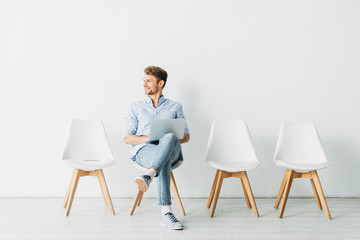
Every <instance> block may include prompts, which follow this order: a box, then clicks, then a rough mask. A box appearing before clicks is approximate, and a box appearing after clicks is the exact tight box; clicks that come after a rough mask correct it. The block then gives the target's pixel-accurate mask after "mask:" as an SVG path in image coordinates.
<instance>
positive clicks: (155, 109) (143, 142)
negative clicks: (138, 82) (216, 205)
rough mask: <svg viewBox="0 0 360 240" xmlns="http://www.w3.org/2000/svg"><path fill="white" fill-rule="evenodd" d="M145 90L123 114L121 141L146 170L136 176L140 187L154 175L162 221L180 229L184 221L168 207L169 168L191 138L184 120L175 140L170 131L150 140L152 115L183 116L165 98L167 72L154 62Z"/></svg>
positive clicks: (148, 70)
mask: <svg viewBox="0 0 360 240" xmlns="http://www.w3.org/2000/svg"><path fill="white" fill-rule="evenodd" d="M144 72H145V76H144V85H143V86H144V92H145V94H146V95H147V96H146V98H145V99H144V100H142V101H138V102H135V103H133V104H132V105H131V106H130V109H129V111H128V113H127V115H126V117H125V136H124V142H125V143H126V144H131V145H133V147H132V150H131V158H132V160H133V161H136V162H137V163H138V164H140V165H141V166H143V167H146V168H147V169H148V170H147V171H146V172H145V173H144V174H143V175H141V176H139V177H136V179H135V182H136V183H137V184H138V187H139V190H141V191H143V192H146V191H147V190H148V188H149V186H150V183H151V182H152V180H153V178H154V177H157V180H158V181H157V183H158V205H159V206H161V224H162V225H164V226H165V227H167V228H169V229H174V230H181V229H183V225H182V224H181V223H180V222H179V220H178V219H177V218H176V217H175V216H174V214H173V213H172V210H171V195H170V171H171V165H172V164H174V163H176V162H177V161H181V160H182V156H181V148H180V143H186V142H188V141H189V140H190V134H189V129H188V127H187V124H185V129H184V138H183V139H180V140H178V139H177V138H176V136H175V134H173V133H168V134H166V135H164V136H163V137H162V138H161V139H160V140H159V141H153V142H150V141H149V134H150V122H151V121H152V120H154V119H176V118H185V116H184V113H183V109H182V105H181V104H180V103H178V102H175V101H172V100H170V99H167V98H165V97H164V96H163V94H162V91H163V89H164V87H165V84H166V80H167V76H168V75H167V72H166V71H165V70H164V69H162V68H160V67H155V66H149V67H147V68H145V70H144Z"/></svg>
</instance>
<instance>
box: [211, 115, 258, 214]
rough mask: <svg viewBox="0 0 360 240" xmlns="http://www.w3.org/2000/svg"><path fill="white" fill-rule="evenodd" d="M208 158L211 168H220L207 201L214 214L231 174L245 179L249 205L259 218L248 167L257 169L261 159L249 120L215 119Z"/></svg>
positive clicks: (243, 180)
mask: <svg viewBox="0 0 360 240" xmlns="http://www.w3.org/2000/svg"><path fill="white" fill-rule="evenodd" d="M205 159H206V161H207V163H208V164H209V165H210V166H211V167H213V168H215V169H217V171H216V175H215V179H214V182H213V185H212V188H211V192H210V196H209V199H208V203H207V208H210V206H211V210H210V217H213V216H214V212H215V208H216V204H217V201H218V198H219V194H220V189H221V185H222V182H223V179H224V178H228V177H236V178H240V179H241V183H242V187H243V191H244V195H245V200H246V203H247V206H248V207H249V208H252V209H253V212H254V214H255V216H256V217H259V213H258V210H257V207H256V203H255V199H254V196H253V193H252V190H251V186H250V182H249V179H248V176H247V174H246V171H247V170H250V169H253V168H255V167H256V166H257V165H258V164H259V162H258V160H257V158H256V154H255V151H254V148H253V145H252V142H251V138H250V135H249V130H248V128H247V125H246V123H245V121H243V120H231V121H218V120H216V121H214V122H213V124H212V127H211V132H210V136H209V141H208V146H207V152H206V158H205Z"/></svg>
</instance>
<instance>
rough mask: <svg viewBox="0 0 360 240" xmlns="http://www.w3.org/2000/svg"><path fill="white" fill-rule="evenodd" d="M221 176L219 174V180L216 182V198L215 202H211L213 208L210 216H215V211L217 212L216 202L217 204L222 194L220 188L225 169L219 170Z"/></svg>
mask: <svg viewBox="0 0 360 240" xmlns="http://www.w3.org/2000/svg"><path fill="white" fill-rule="evenodd" d="M219 171H220V172H219V176H218V179H217V182H216V187H215V193H214V199H213V203H212V204H211V210H210V217H213V216H214V213H215V209H216V204H217V201H218V199H219V194H220V190H221V185H222V182H223V179H224V178H223V175H224V171H222V170H219Z"/></svg>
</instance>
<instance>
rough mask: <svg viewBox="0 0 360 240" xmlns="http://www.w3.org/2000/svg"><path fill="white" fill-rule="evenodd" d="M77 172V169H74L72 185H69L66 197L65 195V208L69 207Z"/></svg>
mask: <svg viewBox="0 0 360 240" xmlns="http://www.w3.org/2000/svg"><path fill="white" fill-rule="evenodd" d="M75 170H76V169H74V171H73V173H72V175H71V180H70V183H69V186H68V189H67V192H66V195H65V200H64V204H63V206H64V208H66V206H67V203H68V201H69V196H70V191H71V188H72V186H73V185H74V181H75V176H76V171H75Z"/></svg>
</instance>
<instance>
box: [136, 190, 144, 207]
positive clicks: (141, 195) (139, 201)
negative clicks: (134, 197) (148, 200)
mask: <svg viewBox="0 0 360 240" xmlns="http://www.w3.org/2000/svg"><path fill="white" fill-rule="evenodd" d="M140 193H141V194H140V197H139V200H138V203H137V206H140V203H141V200H142V197H143V195H144V192H140Z"/></svg>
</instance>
